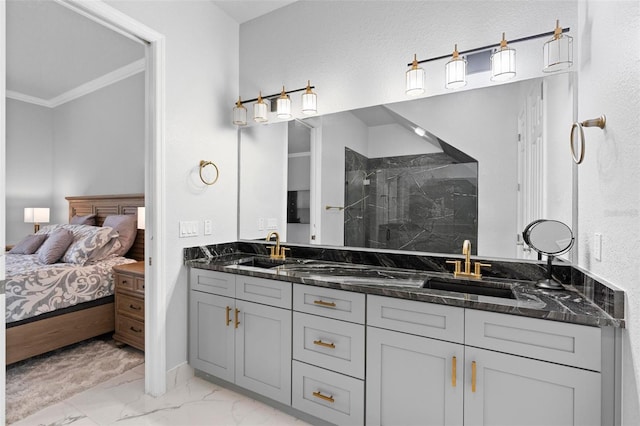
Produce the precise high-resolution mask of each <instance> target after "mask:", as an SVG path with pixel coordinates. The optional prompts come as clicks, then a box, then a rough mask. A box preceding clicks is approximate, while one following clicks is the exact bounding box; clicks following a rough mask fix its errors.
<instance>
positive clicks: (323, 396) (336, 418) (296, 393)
mask: <svg viewBox="0 0 640 426" xmlns="http://www.w3.org/2000/svg"><path fill="white" fill-rule="evenodd" d="M291 401H292V405H293V408H297V409H298V410H301V411H304V412H305V413H309V414H311V415H313V416H316V417H318V418H320V419H324V420H326V421H328V422H330V423H334V424H337V425H362V424H364V381H362V380H358V379H354V378H353V377H347V376H343V375H342V374H338V373H334V372H332V371H328V370H324V369H322V368H318V367H314V366H312V365H308V364H305V363H302V362H298V361H293V382H292V396H291Z"/></svg>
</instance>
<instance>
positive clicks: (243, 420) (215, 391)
mask: <svg viewBox="0 0 640 426" xmlns="http://www.w3.org/2000/svg"><path fill="white" fill-rule="evenodd" d="M36 425H46V426H63V425H73V426H95V425H122V426H132V425H145V426H146V425H149V426H152V425H158V426H160V425H162V426H205V425H216V426H217V425H234V426H235V425H238V426H245V425H246V426H253V425H265V426H268V425H273V426H275V425H277V426H281V425H282V426H289V425H295V426H305V425H307V423H305V422H303V421H302V420H299V419H296V418H295V417H291V416H290V415H288V414H286V413H283V412H282V411H279V410H277V409H275V408H272V407H269V406H268V405H265V404H263V403H261V402H258V401H255V400H253V399H251V398H249V397H246V396H244V395H240V394H238V393H236V392H233V391H231V390H228V389H225V388H222V387H220V386H218V385H215V384H213V383H210V382H207V381H206V380H203V379H201V378H199V377H192V378H190V379H189V380H188V381H187V382H186V383H184V384H183V385H181V386H177V387H176V388H174V389H172V390H170V391H168V392H167V393H166V394H165V395H163V396H161V397H158V398H154V397H152V396H149V395H145V394H144V364H142V365H140V366H138V367H136V368H134V369H132V370H129V371H127V372H125V373H123V374H122V375H120V376H118V377H114V378H113V379H111V380H108V381H106V382H104V383H102V384H100V385H98V386H96V387H94V388H92V389H88V390H86V391H84V392H81V393H79V394H77V395H74V396H72V397H71V398H69V399H66V400H64V401H62V402H60V403H57V404H55V405H51V406H49V407H46V408H44V409H42V410H41V411H39V412H36V413H34V414H32V415H30V416H29V417H26V418H24V419H22V420H20V421H18V422H16V423H12V426H36Z"/></svg>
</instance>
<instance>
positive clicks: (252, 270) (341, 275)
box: [185, 252, 624, 327]
mask: <svg viewBox="0 0 640 426" xmlns="http://www.w3.org/2000/svg"><path fill="white" fill-rule="evenodd" d="M253 259H257V260H259V261H262V262H264V263H265V265H263V266H262V267H259V266H252V265H251V263H252V261H253ZM185 264H186V265H187V266H190V267H192V268H198V269H208V270H213V271H220V272H228V273H234V274H239V275H249V276H253V277H259V278H268V279H276V280H281V281H289V282H292V283H301V284H307V285H314V286H319V287H327V288H334V289H340V290H347V291H354V292H358V293H365V294H373V295H380V296H388V297H396V298H401V299H409V300H417V301H422V302H429V303H437V304H441V305H450V306H458V307H463V308H472V309H479V310H484V311H491V312H499V313H504V314H511V315H519V316H526V317H531V318H541V319H546V320H553V321H561V322H567V323H574V324H581V325H587V326H593V327H606V326H612V327H624V319H617V318H613V317H612V316H611V315H609V314H607V313H606V312H605V311H603V310H602V309H600V308H599V307H598V306H596V305H595V304H594V303H593V302H592V301H590V300H588V299H587V298H585V297H584V296H583V295H582V294H581V293H580V292H578V291H577V290H576V289H575V288H574V287H573V286H570V285H565V290H561V291H558V290H544V289H539V288H537V287H536V286H535V282H533V281H526V280H516V279H510V278H494V277H489V278H482V279H481V280H466V281H465V283H464V284H465V285H477V286H478V287H482V286H487V287H491V288H495V289H506V290H507V292H508V290H511V291H512V294H513V297H514V298H505V297H496V296H484V295H476V294H469V293H462V292H458V291H446V290H438V289H432V288H423V285H424V284H425V281H429V279H432V280H433V279H435V280H438V281H444V282H447V281H455V280H451V278H452V274H451V273H443V272H437V271H425V270H416V269H401V268H393V267H386V266H375V265H365V264H356V263H344V262H333V261H326V260H318V259H299V258H298V259H296V258H287V261H286V263H285V264H284V265H281V266H278V264H277V263H274V262H273V261H272V260H270V259H269V258H268V256H261V255H257V254H255V253H238V252H235V253H232V254H222V255H219V256H213V257H212V258H200V259H193V258H192V259H185Z"/></svg>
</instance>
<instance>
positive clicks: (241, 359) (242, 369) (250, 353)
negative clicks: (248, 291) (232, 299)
mask: <svg viewBox="0 0 640 426" xmlns="http://www.w3.org/2000/svg"><path fill="white" fill-rule="evenodd" d="M236 309H238V311H239V318H240V325H239V326H238V329H237V330H236V384H237V385H238V386H242V387H243V388H246V389H249V390H252V391H254V392H257V393H259V394H261V395H264V396H266V397H267V398H271V399H273V400H276V401H279V402H282V403H283V404H287V405H291V311H290V310H285V309H280V308H274V307H272V306H265V305H260V304H257V303H252V302H245V301H242V300H236Z"/></svg>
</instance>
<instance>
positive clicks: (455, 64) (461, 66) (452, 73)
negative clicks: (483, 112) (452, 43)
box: [444, 56, 467, 89]
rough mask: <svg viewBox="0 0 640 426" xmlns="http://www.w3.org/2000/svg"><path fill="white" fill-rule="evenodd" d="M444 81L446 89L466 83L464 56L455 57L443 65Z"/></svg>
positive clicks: (455, 87)
mask: <svg viewBox="0 0 640 426" xmlns="http://www.w3.org/2000/svg"><path fill="white" fill-rule="evenodd" d="M444 74H445V82H444V87H445V88H447V89H458V88H460V87H464V86H465V85H466V84H467V61H466V60H465V59H464V58H461V57H459V56H458V57H456V58H455V59H452V60H450V61H449V62H447V65H445V66H444Z"/></svg>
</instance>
